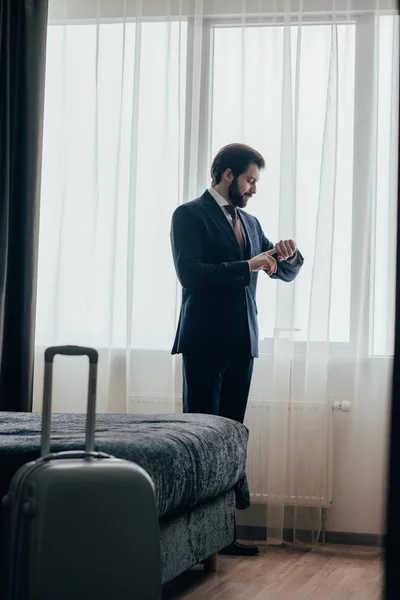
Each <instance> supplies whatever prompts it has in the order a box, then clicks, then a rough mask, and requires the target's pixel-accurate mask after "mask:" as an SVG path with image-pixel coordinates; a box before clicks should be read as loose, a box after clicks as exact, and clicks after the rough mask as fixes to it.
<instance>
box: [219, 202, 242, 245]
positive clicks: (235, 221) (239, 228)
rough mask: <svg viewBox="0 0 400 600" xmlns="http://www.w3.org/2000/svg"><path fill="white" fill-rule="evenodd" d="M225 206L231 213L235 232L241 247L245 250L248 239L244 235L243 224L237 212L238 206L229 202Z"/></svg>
mask: <svg viewBox="0 0 400 600" xmlns="http://www.w3.org/2000/svg"><path fill="white" fill-rule="evenodd" d="M224 208H225V210H226V211H227V212H228V213H229V214H230V215H231V217H232V227H233V231H234V232H235V235H236V238H237V241H238V242H239V245H240V247H241V249H242V250H245V249H246V239H245V237H244V233H243V230H242V226H241V224H240V220H239V217H238V214H237V208H236V206H232V204H227V205H226V206H224Z"/></svg>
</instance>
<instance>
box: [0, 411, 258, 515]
mask: <svg viewBox="0 0 400 600" xmlns="http://www.w3.org/2000/svg"><path fill="white" fill-rule="evenodd" d="M85 418H86V417H85V415H82V414H54V415H53V417H52V447H51V450H52V452H59V451H61V450H78V449H83V447H84V431H85ZM40 431H41V415H40V414H39V413H14V412H0V494H1V496H3V495H4V493H5V492H6V490H7V488H8V485H9V482H10V479H11V477H12V475H13V474H14V473H15V471H16V470H17V469H18V468H19V467H20V466H21V465H22V464H24V463H26V462H28V461H30V460H33V459H35V458H37V457H38V456H39V449H40ZM247 442H248V431H247V429H246V427H244V425H242V424H240V423H237V422H235V421H231V420H230V419H225V418H223V417H216V416H213V415H202V414H201V415H200V414H184V415H175V414H174V415H127V414H98V415H97V420H96V449H97V450H101V451H102V452H107V453H109V454H112V455H114V456H116V457H117V458H123V459H126V460H131V461H133V462H135V463H137V464H138V465H140V466H141V467H142V468H143V469H145V470H146V471H147V472H148V473H149V475H150V476H151V478H152V480H153V482H154V485H155V490H156V500H157V507H158V514H159V518H162V517H165V516H167V515H168V516H170V515H174V514H179V513H181V512H183V511H185V510H187V509H189V508H191V507H193V506H196V505H198V504H201V503H203V502H205V501H207V500H210V499H212V498H216V497H218V496H220V495H221V494H224V493H225V492H226V491H228V490H231V489H233V488H234V489H235V493H236V506H237V507H238V508H247V507H248V506H249V504H250V502H249V490H248V486H247V479H246V471H245V468H246V456H247Z"/></svg>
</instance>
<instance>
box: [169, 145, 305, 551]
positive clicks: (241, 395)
mask: <svg viewBox="0 0 400 600" xmlns="http://www.w3.org/2000/svg"><path fill="white" fill-rule="evenodd" d="M264 167H265V161H264V159H263V157H262V156H261V154H259V153H258V152H257V151H256V150H254V149H253V148H250V147H249V146H245V145H243V144H230V145H228V146H225V147H224V148H222V149H221V150H220V151H219V152H218V154H217V155H216V157H215V158H214V161H213V163H212V166H211V178H212V187H211V188H210V189H209V190H207V191H205V192H204V194H203V195H202V196H201V197H200V198H197V199H196V200H193V201H191V202H187V203H185V204H183V205H182V206H179V207H178V208H177V209H176V210H175V212H174V214H173V217H172V226H171V244H172V253H173V258H174V263H175V269H176V273H177V276H178V279H179V281H180V283H181V285H182V306H181V313H180V318H179V323H178V328H177V333H176V338H175V343H174V347H173V350H172V354H178V353H181V354H182V362H183V410H184V412H190V413H206V414H214V415H220V416H223V417H227V418H229V419H234V420H236V421H239V422H240V423H243V421H244V416H245V412H246V405H247V398H248V394H249V389H250V383H251V377H252V372H253V362H254V358H255V357H257V356H258V326H257V305H256V287H257V277H258V272H259V271H265V272H266V273H267V274H268V275H269V276H270V277H272V278H275V279H281V280H282V281H287V282H289V281H293V279H294V278H295V277H296V276H297V274H298V272H299V270H300V267H301V265H302V264H303V257H302V256H301V254H300V252H299V251H298V250H297V247H296V244H295V242H294V241H293V240H282V241H280V242H278V243H277V244H275V245H274V244H272V242H270V241H269V240H268V239H267V238H266V237H265V235H264V233H263V231H262V229H261V226H260V223H259V222H258V220H257V219H256V218H255V217H254V216H252V215H249V214H248V213H246V212H244V211H243V210H242V209H243V208H244V207H246V205H247V202H248V201H249V200H250V199H251V197H252V196H253V195H254V194H255V193H256V191H257V182H258V180H259V177H260V170H261V169H263V168H264ZM225 552H226V553H229V554H236V555H254V554H257V553H258V549H257V547H256V546H245V545H243V544H239V543H238V542H234V544H232V545H231V546H230V547H228V548H227V549H225Z"/></svg>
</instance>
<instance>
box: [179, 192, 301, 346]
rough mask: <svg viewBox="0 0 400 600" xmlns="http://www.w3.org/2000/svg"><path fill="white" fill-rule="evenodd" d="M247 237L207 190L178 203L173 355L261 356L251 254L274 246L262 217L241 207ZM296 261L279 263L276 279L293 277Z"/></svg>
mask: <svg viewBox="0 0 400 600" xmlns="http://www.w3.org/2000/svg"><path fill="white" fill-rule="evenodd" d="M238 213H239V218H240V220H241V223H242V225H243V229H244V231H245V234H246V239H247V253H246V256H243V252H242V249H241V247H240V244H239V242H238V241H237V239H236V236H235V233H234V231H233V228H232V226H231V224H230V223H229V221H228V219H227V218H226V216H225V215H224V213H223V211H222V210H221V207H220V206H219V205H218V204H217V202H216V201H215V200H214V198H213V197H212V196H211V194H210V193H209V192H208V191H206V192H205V193H204V194H203V195H202V196H201V197H200V198H197V199H196V200H193V201H191V202H186V203H185V204H182V205H181V206H179V207H178V208H177V209H176V210H175V212H174V214H173V217H172V224H171V244H172V253H173V258H174V263H175V269H176V273H177V275H178V279H179V281H180V283H181V285H182V306H181V312H180V317H179V323H178V328H177V332H176V338H175V343H174V346H173V349H172V354H179V353H182V354H205V353H207V354H211V353H218V354H219V355H225V354H227V353H228V354H229V353H230V352H232V351H241V350H242V351H246V347H247V349H248V350H249V352H250V353H251V355H252V356H254V357H256V356H258V325H257V312H258V311H257V305H256V287H257V277H258V272H250V269H249V264H248V262H247V259H248V258H252V257H253V256H256V255H257V254H260V253H261V252H265V251H267V250H271V249H272V248H273V247H274V244H272V242H270V241H269V240H268V239H267V238H266V237H265V235H264V233H263V231H262V229H261V226H260V223H259V222H258V220H257V219H256V218H255V217H254V216H253V215H250V214H249V213H246V212H245V211H243V210H241V209H238ZM297 257H298V258H297V263H296V264H295V265H292V264H290V263H288V262H287V261H282V262H278V263H277V265H278V268H277V272H276V274H274V275H273V276H272V277H273V278H276V279H281V280H283V281H292V280H293V279H294V278H295V277H296V275H297V274H298V272H299V270H300V267H301V265H302V264H303V257H302V256H301V254H300V252H298V254H297Z"/></svg>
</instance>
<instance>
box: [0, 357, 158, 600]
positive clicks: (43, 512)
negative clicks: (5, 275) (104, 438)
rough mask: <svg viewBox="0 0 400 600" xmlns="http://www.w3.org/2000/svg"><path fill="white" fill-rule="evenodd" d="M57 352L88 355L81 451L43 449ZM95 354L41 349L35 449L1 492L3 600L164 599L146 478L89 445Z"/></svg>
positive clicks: (150, 490) (126, 463)
mask: <svg viewBox="0 0 400 600" xmlns="http://www.w3.org/2000/svg"><path fill="white" fill-rule="evenodd" d="M57 354H64V355H70V356H71V355H72V356H80V355H87V356H88V357H89V365H90V371H89V390H88V411H87V421H86V449H85V451H70V452H68V451H67V452H59V453H56V454H51V453H50V423H51V390H52V367H53V359H54V356H56V355H57ZM97 362H98V354H97V352H96V350H94V349H92V348H83V347H79V346H61V347H52V348H48V349H47V350H46V352H45V378H44V394H43V413H42V440H41V457H40V458H39V459H38V460H36V461H34V462H30V463H28V464H26V465H24V466H23V467H21V468H20V469H19V470H18V471H17V473H16V474H15V475H14V477H13V479H12V481H11V484H10V487H9V491H8V494H7V495H6V496H5V498H4V500H3V509H4V520H5V534H6V547H5V550H6V552H5V554H6V556H5V560H6V565H5V573H4V575H5V581H4V584H5V595H4V598H5V600H113V599H115V600H128V599H129V600H135V599H137V600H159V599H160V598H161V567H160V548H159V526H158V515H157V510H156V502H155V494H154V485H153V482H152V480H151V479H150V477H149V475H148V474H147V473H146V472H145V471H144V470H143V469H142V468H141V467H139V466H138V465H136V464H134V463H132V462H130V461H126V460H120V459H117V458H114V457H112V456H110V455H107V454H104V453H101V452H95V451H94V432H95V412H96V380H97ZM2 568H4V564H3V565H2Z"/></svg>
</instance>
